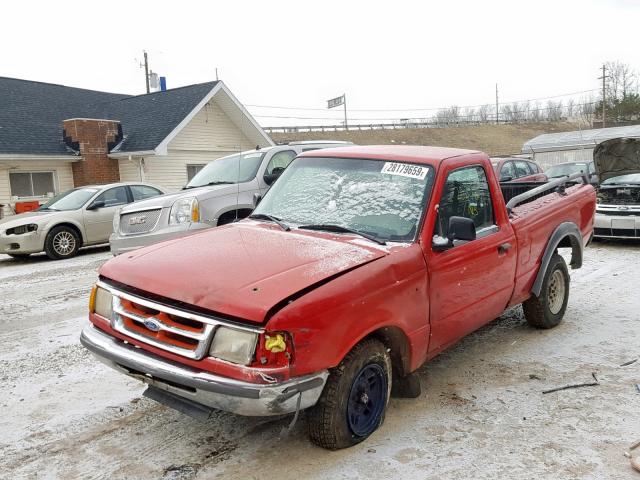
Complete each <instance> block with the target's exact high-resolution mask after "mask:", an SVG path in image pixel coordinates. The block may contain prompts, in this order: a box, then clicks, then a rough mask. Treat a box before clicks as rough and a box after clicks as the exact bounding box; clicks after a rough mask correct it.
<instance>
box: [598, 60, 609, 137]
mask: <svg viewBox="0 0 640 480" xmlns="http://www.w3.org/2000/svg"><path fill="white" fill-rule="evenodd" d="M607 78H609V77H608V76H607V66H606V64H604V63H603V64H602V76H601V77H598V80H600V79H602V128H605V126H606V116H605V105H606V104H607V83H606V82H607Z"/></svg>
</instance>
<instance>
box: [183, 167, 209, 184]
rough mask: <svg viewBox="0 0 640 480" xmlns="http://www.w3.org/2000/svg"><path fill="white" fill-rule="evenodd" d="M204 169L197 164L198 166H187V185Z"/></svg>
mask: <svg viewBox="0 0 640 480" xmlns="http://www.w3.org/2000/svg"><path fill="white" fill-rule="evenodd" d="M204 167H206V165H205V164H198V165H195V164H194V165H187V183H188V182H190V181H191V179H192V178H193V177H195V176H196V174H197V173H198V172H199V171H200V170H202V169H203V168H204Z"/></svg>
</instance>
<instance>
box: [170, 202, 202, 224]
mask: <svg viewBox="0 0 640 480" xmlns="http://www.w3.org/2000/svg"><path fill="white" fill-rule="evenodd" d="M199 221H200V206H199V205H198V200H197V199H196V197H187V198H181V199H180V200H176V202H175V203H174V204H173V205H172V206H171V212H169V224H170V225H171V224H178V223H187V222H199Z"/></svg>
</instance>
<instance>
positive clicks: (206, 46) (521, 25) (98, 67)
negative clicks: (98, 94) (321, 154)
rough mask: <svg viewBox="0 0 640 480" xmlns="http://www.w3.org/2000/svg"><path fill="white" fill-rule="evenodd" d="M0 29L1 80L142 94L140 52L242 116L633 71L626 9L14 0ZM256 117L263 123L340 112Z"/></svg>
mask: <svg viewBox="0 0 640 480" xmlns="http://www.w3.org/2000/svg"><path fill="white" fill-rule="evenodd" d="M527 6H528V7H527ZM1 18H2V21H1V23H0V25H1V27H2V28H0V44H1V45H2V54H1V55H0V76H7V77H15V78H24V79H30V80H39V81H43V82H51V83H59V84H64V85H69V86H74V87H82V88H89V89H96V90H103V91H111V92H118V93H130V94H141V93H144V73H143V70H142V69H140V67H139V62H140V61H141V59H142V50H143V49H146V50H147V51H148V53H149V60H150V65H151V69H152V70H153V71H155V72H158V73H159V74H160V75H164V76H166V77H167V83H168V87H169V88H175V87H179V86H183V85H189V84H192V83H200V82H206V81H210V80H214V79H215V69H216V67H217V68H218V73H219V76H220V79H222V80H224V81H225V83H226V84H227V85H228V86H229V87H230V88H231V90H232V91H233V92H234V93H235V95H236V96H237V97H238V98H239V99H240V101H242V102H243V103H245V104H247V105H269V106H280V107H283V106H284V107H299V108H318V109H324V108H325V107H326V100H327V99H329V98H331V97H334V96H338V95H340V94H342V93H343V92H344V93H346V95H347V106H348V107H349V110H350V117H352V118H353V121H356V119H357V118H362V119H369V118H382V117H384V118H400V117H420V116H426V115H427V113H428V112H403V111H395V112H390V111H376V112H365V111H356V110H358V109H418V108H434V107H441V106H448V105H452V104H457V105H461V106H462V105H477V104H483V103H493V102H494V101H495V100H494V95H495V93H494V92H495V84H496V82H497V83H498V85H499V90H500V98H501V101H502V100H504V101H515V100H523V99H530V98H544V97H550V96H556V95H561V94H566V93H571V92H581V91H587V90H592V89H597V88H598V87H599V81H598V80H597V77H598V76H599V73H600V72H599V70H598V69H599V67H600V66H601V64H602V63H603V62H604V61H608V60H619V61H622V62H624V63H629V64H630V65H631V66H632V67H633V68H634V69H639V68H640V50H639V48H638V47H639V40H638V24H639V22H640V1H634V0H553V1H548V0H536V1H535V2H534V1H529V2H523V1H498V0H484V1H477V0H475V1H474V0H469V1H467V0H464V1H462V0H460V1H455V0H448V1H437V2H436V1H426V0H423V1H415V2H414V1H401V0H398V1H380V2H378V1H372V0H368V1H350V0H349V1H347V0H342V1H331V0H324V1H319V2H318V1H316V2H306V1H302V0H298V1H278V0H272V1H240V0H235V1H208V2H205V1H188V0H182V1H171V2H165V1H162V0H156V1H154V2H146V1H138V0H128V1H120V0H108V1H102V2H96V1H87V0H83V1H67V0H59V1H43V2H34V1H27V0H22V1H19V2H18V1H13V2H4V3H3V6H2V16H1ZM594 94H597V92H594ZM577 96H578V97H581V96H584V94H581V95H577ZM250 110H251V112H252V113H254V114H255V115H256V116H258V120H259V121H260V123H262V124H263V125H277V124H291V123H297V124H313V123H318V121H316V120H314V119H293V120H288V119H282V118H266V117H263V116H262V115H281V116H289V117H323V118H326V117H335V118H340V117H341V115H342V111H341V110H339V109H337V110H332V111H328V112H327V111H326V110H318V111H314V110H285V109H266V108H258V107H250ZM351 110H352V111H351ZM364 121H368V120H364Z"/></svg>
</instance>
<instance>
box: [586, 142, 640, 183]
mask: <svg viewBox="0 0 640 480" xmlns="http://www.w3.org/2000/svg"><path fill="white" fill-rule="evenodd" d="M593 161H594V164H595V169H596V172H597V174H598V176H599V179H600V182H603V181H605V180H607V179H609V178H613V177H618V176H620V175H627V174H629V173H640V138H612V139H611V140H606V141H604V142H602V143H600V144H598V145H596V148H594V150H593Z"/></svg>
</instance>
